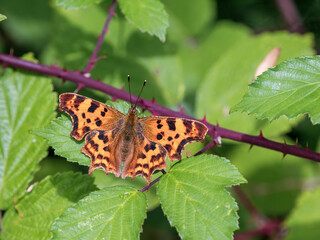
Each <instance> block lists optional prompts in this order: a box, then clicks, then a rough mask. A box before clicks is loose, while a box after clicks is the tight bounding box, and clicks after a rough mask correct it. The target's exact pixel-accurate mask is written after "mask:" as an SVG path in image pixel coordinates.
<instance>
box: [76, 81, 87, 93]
mask: <svg viewBox="0 0 320 240" xmlns="http://www.w3.org/2000/svg"><path fill="white" fill-rule="evenodd" d="M84 87H85V86H84V85H83V84H81V83H78V87H77V88H76V90H74V93H78V92H79V91H80V90H81V89H82V88H84Z"/></svg>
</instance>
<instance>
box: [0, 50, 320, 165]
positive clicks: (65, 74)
mask: <svg viewBox="0 0 320 240" xmlns="http://www.w3.org/2000/svg"><path fill="white" fill-rule="evenodd" d="M0 62H1V63H2V64H5V65H8V66H13V67H18V68H21V69H26V70H29V71H33V72H36V73H40V74H45V75H49V76H55V77H58V78H61V79H64V80H68V81H71V82H75V83H77V84H82V85H84V86H85V87H88V88H91V89H96V90H98V91H101V92H104V93H106V94H109V95H110V96H112V97H114V98H118V99H122V100H124V101H127V102H129V101H130V95H129V93H127V92H125V91H124V90H122V89H117V88H114V87H112V86H110V85H107V84H105V83H102V82H99V81H97V80H95V79H92V78H89V77H85V76H83V75H81V74H79V73H76V72H72V71H68V70H64V69H61V68H58V67H56V66H46V65H42V64H38V63H33V62H30V61H26V60H22V59H20V58H17V57H13V56H10V55H6V54H1V53H0ZM131 100H132V101H133V102H135V101H136V100H137V96H135V95H133V94H132V95H131ZM137 106H139V107H142V108H143V109H146V110H148V111H150V112H154V113H156V114H158V115H161V116H170V117H178V118H188V119H193V120H197V119H195V118H192V117H190V116H187V115H185V114H183V113H179V112H176V111H173V110H171V109H168V108H166V107H163V106H161V105H158V104H157V103H155V102H152V101H149V100H146V99H141V98H140V100H139V101H138V103H137ZM198 121H201V120H198ZM202 122H203V123H204V124H205V125H206V126H207V127H208V128H209V131H208V135H210V136H211V137H212V138H213V139H216V138H217V136H218V137H219V136H220V137H221V138H227V139H231V140H235V141H238V142H245V143H248V144H250V145H256V146H260V147H264V148H269V149H272V150H275V151H279V152H282V153H283V154H284V155H287V154H290V155H294V156H298V157H302V158H306V159H310V160H312V161H315V162H320V153H317V152H313V151H311V150H309V149H303V148H300V147H298V146H297V145H288V144H285V143H279V142H275V141H271V140H268V139H266V138H264V137H260V136H259V135H258V136H253V135H248V134H244V133H240V132H236V131H233V130H229V129H225V128H222V127H220V126H219V125H213V124H211V123H209V122H207V121H202Z"/></svg>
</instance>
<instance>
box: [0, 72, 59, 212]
mask: <svg viewBox="0 0 320 240" xmlns="http://www.w3.org/2000/svg"><path fill="white" fill-rule="evenodd" d="M56 102H57V97H56V95H55V94H54V93H52V86H51V81H50V79H48V78H45V77H39V76H34V75H30V74H22V73H20V72H13V71H12V70H11V69H6V70H5V71H4V73H3V74H2V75H1V77H0V208H1V209H6V208H8V207H9V206H10V205H12V204H13V198H14V197H16V196H18V195H19V194H20V193H21V192H23V191H24V189H25V188H26V187H27V186H28V183H29V182H30V181H31V179H32V175H33V172H35V171H36V170H37V169H38V163H39V161H40V160H41V159H42V158H43V157H45V156H46V154H47V152H46V150H47V144H46V141H45V140H44V139H42V138H40V137H37V136H34V135H33V134H31V133H30V131H31V130H32V129H34V128H38V127H42V126H45V125H47V124H48V122H49V121H50V120H51V119H52V118H53V117H54V116H55V111H54V110H55V108H56Z"/></svg>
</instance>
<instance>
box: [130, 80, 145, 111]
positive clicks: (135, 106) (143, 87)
mask: <svg viewBox="0 0 320 240" xmlns="http://www.w3.org/2000/svg"><path fill="white" fill-rule="evenodd" d="M146 83H147V80H144V82H143V85H142V88H141V90H140V93H139V95H138V98H137V101H136V103H135V104H134V105H133V106H134V108H136V106H137V103H138V101H139V99H140V96H141V93H142V90H143V88H144V86H145V85H146Z"/></svg>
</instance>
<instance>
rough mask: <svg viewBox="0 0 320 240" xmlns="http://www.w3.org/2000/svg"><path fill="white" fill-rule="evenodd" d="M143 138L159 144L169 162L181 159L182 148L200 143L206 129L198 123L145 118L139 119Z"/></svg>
mask: <svg viewBox="0 0 320 240" xmlns="http://www.w3.org/2000/svg"><path fill="white" fill-rule="evenodd" d="M139 123H140V124H141V127H142V131H143V134H144V136H145V137H147V138H148V139H149V140H150V141H153V142H155V143H158V144H160V145H161V146H162V147H164V148H165V149H166V151H167V152H168V155H169V158H170V160H175V159H179V160H180V159H181V151H182V150H183V148H184V146H185V145H186V144H188V143H190V142H193V141H202V140H203V139H204V137H205V135H206V133H207V131H208V128H207V127H206V126H205V125H204V124H202V123H201V122H198V121H193V120H188V119H183V118H172V117H146V118H141V119H139Z"/></svg>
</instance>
